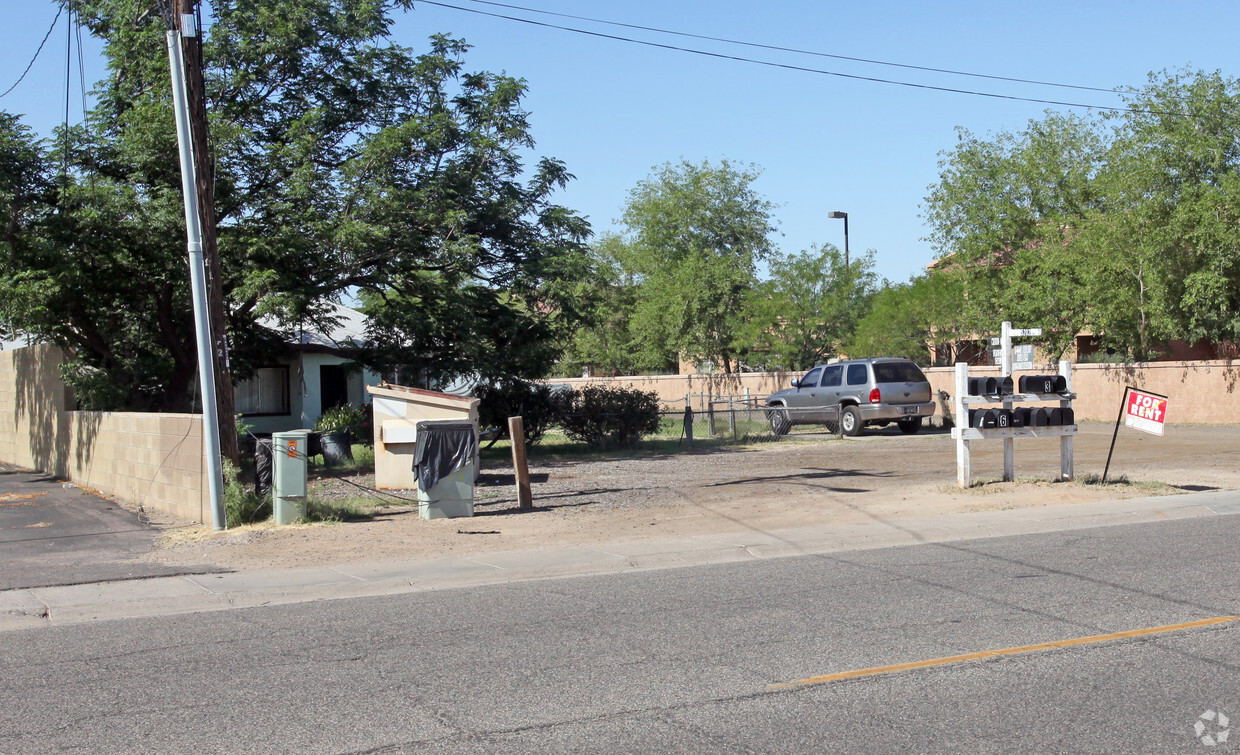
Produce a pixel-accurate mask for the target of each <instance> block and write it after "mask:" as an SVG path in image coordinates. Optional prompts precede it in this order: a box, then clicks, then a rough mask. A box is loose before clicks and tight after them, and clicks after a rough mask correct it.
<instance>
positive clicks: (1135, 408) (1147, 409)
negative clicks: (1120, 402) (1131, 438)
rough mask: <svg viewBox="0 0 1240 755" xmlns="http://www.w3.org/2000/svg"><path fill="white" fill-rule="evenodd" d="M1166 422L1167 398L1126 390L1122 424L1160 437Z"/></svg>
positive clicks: (1155, 394)
mask: <svg viewBox="0 0 1240 755" xmlns="http://www.w3.org/2000/svg"><path fill="white" fill-rule="evenodd" d="M1166 422H1167V397H1166V396H1159V395H1158V394H1157V393H1146V392H1145V391H1138V390H1135V389H1129V390H1128V402H1127V403H1126V404H1125V405H1124V424H1125V425H1127V426H1129V427H1131V428H1132V429H1133V430H1140V431H1141V432H1143V433H1150V434H1152V435H1162V434H1163V426H1164V425H1165V424H1166Z"/></svg>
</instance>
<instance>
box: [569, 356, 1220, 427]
mask: <svg viewBox="0 0 1240 755" xmlns="http://www.w3.org/2000/svg"><path fill="white" fill-rule="evenodd" d="M1072 369H1073V372H1072V381H1073V389H1074V392H1075V393H1076V395H1077V397H1078V398H1077V399H1076V400H1075V401H1073V403H1072V406H1073V411H1074V412H1075V414H1076V418H1077V420H1079V421H1086V422H1089V421H1098V422H1114V421H1115V418H1116V416H1117V414H1118V412H1119V403H1120V400H1121V399H1122V398H1123V395H1124V386H1126V385H1129V386H1132V387H1134V388H1144V389H1145V390H1148V391H1151V392H1153V393H1159V394H1162V395H1164V396H1167V398H1168V405H1167V406H1168V408H1167V421H1168V422H1170V423H1171V424H1176V423H1183V424H1207V425H1208V424H1240V362H1236V361H1226V360H1218V361H1196V362H1147V363H1140V364H1075V365H1073V367H1072ZM1057 371H1058V368H1057V367H1054V366H1046V365H1043V366H1040V367H1038V368H1037V369H1035V370H1028V371H1023V372H1017V373H1015V375H1016V377H1019V376H1021V375H1026V374H1029V375H1033V374H1038V375H1044V374H1054V373H1056V372H1057ZM925 373H926V377H927V378H928V379H929V380H930V386H931V389H932V390H933V391H935V392H936V393H937V391H940V390H943V391H946V392H947V393H948V394H949V395H950V394H952V393H954V392H955V383H956V378H955V368H954V367H931V368H929V369H927V370H925ZM969 374H970V375H973V376H979V377H987V376H992V375H998V374H999V368H998V367H970V368H969ZM800 375H801V373H799V372H753V373H742V374H739V375H655V376H645V377H640V376H639V377H614V378H613V377H603V378H569V379H564V380H555V381H551V382H554V383H556V384H566V385H570V386H573V387H574V388H577V387H580V386H583V385H589V384H595V385H612V386H616V387H621V388H637V389H639V390H643V391H654V392H655V393H656V394H658V396H659V402H660V403H661V404H662V406H663V408H664V409H669V410H675V409H680V408H683V407H684V406H685V402H686V396H689V397H691V398H690V399H689V400H690V401H691V403H692V405H693V408H694V409H700V408H701V407H702V405H703V402H705V401H708V400H709V398H708V397H710V396H739V395H744V394H745V389H746V388H748V389H749V395H751V396H755V397H758V398H765V397H766V396H767V395H769V394H771V393H773V392H775V391H777V390H781V389H783V388H787V387H789V383H790V382H791V381H792V380H793V379H794V378H796V377H800Z"/></svg>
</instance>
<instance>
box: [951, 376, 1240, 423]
mask: <svg viewBox="0 0 1240 755" xmlns="http://www.w3.org/2000/svg"><path fill="white" fill-rule="evenodd" d="M1058 371H1059V370H1058V367H1052V366H1049V365H1043V366H1041V367H1039V368H1038V369H1036V370H1028V371H1021V372H1015V373H1013V374H1014V375H1015V376H1016V377H1019V376H1021V375H1049V374H1055V373H1057V372H1058ZM969 374H970V375H975V376H978V377H989V376H997V375H998V374H999V368H998V367H970V368H969ZM926 377H927V378H929V379H930V386H931V388H932V390H934V391H939V390H944V391H947V392H948V393H949V394H951V393H954V392H955V383H956V378H955V368H953V367H932V368H930V369H928V370H926ZM1238 382H1240V362H1234V361H1227V360H1216V361H1198V362H1143V363H1135V364H1074V365H1072V389H1073V392H1074V393H1075V394H1076V396H1077V398H1076V399H1075V400H1074V401H1073V402H1072V410H1073V412H1074V413H1075V415H1076V419H1077V421H1086V422H1114V421H1115V418H1116V417H1117V416H1119V411H1120V401H1121V400H1122V399H1123V397H1124V387H1125V386H1131V387H1133V388H1141V389H1144V390H1147V391H1150V392H1152V393H1158V394H1161V395H1163V396H1166V397H1167V422H1168V423H1169V424H1173V425H1174V424H1186V425H1226V424H1237V423H1240V385H1238V384H1237V383H1238Z"/></svg>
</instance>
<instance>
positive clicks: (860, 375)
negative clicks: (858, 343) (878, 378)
mask: <svg viewBox="0 0 1240 755" xmlns="http://www.w3.org/2000/svg"><path fill="white" fill-rule="evenodd" d="M869 379H870V375H869V373H868V372H866V369H865V365H864V364H850V365H848V384H849V385H865V384H866V381H868V380H869Z"/></svg>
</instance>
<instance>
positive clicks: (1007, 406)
mask: <svg viewBox="0 0 1240 755" xmlns="http://www.w3.org/2000/svg"><path fill="white" fill-rule="evenodd" d="M1040 335H1042V329H1041V328H1013V327H1012V323H1010V322H1008V321H1007V320H1004V321H1003V322H1002V323H1001V324H1000V326H999V351H1000V355H999V365H1000V373H999V374H1000V375H1001V376H1002V377H1005V378H1006V377H1012V370H1013V369H1014V368H1015V367H1016V365H1014V364H1013V362H1014V360H1013V356H1014V355H1013V354H1012V338H1013V336H1015V337H1018V338H1024V337H1028V336H1040ZM1018 348H1019V347H1018ZM1024 356H1025V355H1024V354H1023V353H1022V354H1021V357H1022V358H1023V357H1024ZM1028 358H1029V364H1028V365H1024V364H1022V365H1020V368H1021V369H1029V367H1032V366H1033V346H1032V344H1031V345H1030V346H1029V354H1028ZM1012 406H1013V403H1012V400H1011V398H1010V397H1009V398H1005V399H1004V400H1003V409H1004V411H1008V412H1010V411H1012ZM1015 478H1016V443H1015V441H1014V440H1013V439H1012V438H1004V439H1003V479H1004V480H1005V481H1008V480H1013V479H1015Z"/></svg>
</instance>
